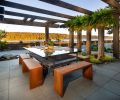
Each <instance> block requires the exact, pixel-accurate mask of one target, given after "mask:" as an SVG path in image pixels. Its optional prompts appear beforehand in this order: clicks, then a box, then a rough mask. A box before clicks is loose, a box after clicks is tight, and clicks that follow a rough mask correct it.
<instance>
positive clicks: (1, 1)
mask: <svg viewBox="0 0 120 100" xmlns="http://www.w3.org/2000/svg"><path fill="white" fill-rule="evenodd" d="M39 1H43V2H46V3H49V4H52V5H55V6H59V7H63V8H66V9H69V10H73V11H76V12H80V13H84V14H88V15H90V14H92V13H93V12H92V11H90V10H87V9H84V8H82V7H78V6H75V5H73V4H69V3H67V2H64V1H61V0H39ZM101 1H103V2H105V3H107V4H109V6H111V7H112V8H113V9H114V10H115V13H114V16H115V18H116V23H117V24H116V27H115V28H114V30H113V56H114V57H116V58H119V14H120V4H119V2H120V0H101ZM0 5H1V7H0V23H6V24H16V25H28V26H39V27H45V39H46V41H48V39H49V27H52V28H59V27H60V25H59V24H56V23H57V22H60V23H64V22H65V20H58V19H55V18H47V17H42V16H36V15H31V14H23V13H19V12H13V11H7V10H5V9H4V7H11V8H17V9H21V10H25V11H31V12H36V13H42V14H46V15H52V16H57V17H61V18H67V19H71V18H73V16H71V15H67V14H62V13H58V12H53V11H49V10H45V9H40V8H36V7H31V6H28V5H23V4H19V3H14V2H11V1H7V0H0ZM4 15H10V16H17V17H24V19H23V20H19V19H12V18H4ZM28 18H30V20H29V21H28V20H27V19H28ZM35 19H40V20H46V21H47V22H45V23H42V22H35V21H34V20H35ZM103 31H104V30H102V29H101V30H98V33H99V34H100V33H101V34H102V32H103ZM69 33H70V34H69V35H70V40H69V46H70V48H74V32H72V31H70V32H69ZM81 33H82V32H78V34H77V40H78V43H77V46H78V48H81V44H82V41H81V40H82V39H81ZM99 34H98V38H99V39H100V40H101V41H104V38H100V37H99ZM103 37H104V34H103ZM101 43H102V42H101ZM86 45H87V52H88V54H90V53H91V52H90V51H91V50H90V46H91V31H87V42H86ZM101 48H102V47H101Z"/></svg>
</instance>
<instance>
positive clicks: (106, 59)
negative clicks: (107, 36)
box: [101, 55, 114, 62]
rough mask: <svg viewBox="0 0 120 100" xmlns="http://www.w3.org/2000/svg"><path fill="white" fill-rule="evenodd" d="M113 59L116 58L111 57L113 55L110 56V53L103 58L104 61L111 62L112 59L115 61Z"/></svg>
mask: <svg viewBox="0 0 120 100" xmlns="http://www.w3.org/2000/svg"><path fill="white" fill-rule="evenodd" d="M113 60H114V59H113V57H111V56H109V55H105V56H104V57H103V58H102V59H101V61H102V62H111V61H113Z"/></svg>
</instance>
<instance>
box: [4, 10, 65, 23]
mask: <svg viewBox="0 0 120 100" xmlns="http://www.w3.org/2000/svg"><path fill="white" fill-rule="evenodd" d="M5 15H11V16H18V17H26V18H31V19H40V20H47V21H55V22H61V23H64V22H65V21H64V20H59V19H53V18H47V17H41V16H35V15H30V14H23V13H18V12H12V11H5Z"/></svg>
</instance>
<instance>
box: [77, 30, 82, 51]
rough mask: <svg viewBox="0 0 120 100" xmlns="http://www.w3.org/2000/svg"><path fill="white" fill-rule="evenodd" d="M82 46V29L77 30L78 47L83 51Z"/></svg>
mask: <svg viewBox="0 0 120 100" xmlns="http://www.w3.org/2000/svg"><path fill="white" fill-rule="evenodd" d="M81 46H82V31H79V32H77V49H78V51H81Z"/></svg>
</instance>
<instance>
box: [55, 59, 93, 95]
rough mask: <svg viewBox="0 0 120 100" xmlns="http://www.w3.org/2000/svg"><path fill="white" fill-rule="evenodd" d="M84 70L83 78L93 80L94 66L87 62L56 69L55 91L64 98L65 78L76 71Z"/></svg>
mask: <svg viewBox="0 0 120 100" xmlns="http://www.w3.org/2000/svg"><path fill="white" fill-rule="evenodd" d="M79 69H83V76H84V77H85V78H87V79H90V80H92V78H93V73H92V64H91V63H89V62H86V61H81V62H77V63H73V64H70V65H68V66H64V67H60V68H56V69H54V90H55V91H56V92H57V93H58V94H59V95H60V96H61V97H62V96H63V94H64V93H63V90H64V89H63V83H64V76H65V75H67V74H70V73H72V72H74V71H76V70H79Z"/></svg>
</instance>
